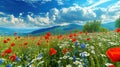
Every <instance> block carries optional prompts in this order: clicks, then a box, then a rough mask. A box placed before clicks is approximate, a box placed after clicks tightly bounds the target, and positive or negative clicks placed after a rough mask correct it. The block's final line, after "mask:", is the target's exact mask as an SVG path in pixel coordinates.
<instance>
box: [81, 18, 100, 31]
mask: <svg viewBox="0 0 120 67" xmlns="http://www.w3.org/2000/svg"><path fill="white" fill-rule="evenodd" d="M100 28H101V21H97V20H94V21H88V22H86V24H85V25H84V26H83V31H84V32H99V30H100Z"/></svg>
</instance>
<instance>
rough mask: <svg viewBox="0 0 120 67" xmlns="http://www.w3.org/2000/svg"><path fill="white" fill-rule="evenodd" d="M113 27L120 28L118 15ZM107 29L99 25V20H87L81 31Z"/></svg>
mask: <svg viewBox="0 0 120 67" xmlns="http://www.w3.org/2000/svg"><path fill="white" fill-rule="evenodd" d="M115 27H116V28H120V17H119V18H118V19H116V21H115ZM107 31H109V30H108V29H106V28H104V27H102V26H101V21H99V20H94V21H87V22H86V24H85V25H84V26H83V32H107Z"/></svg>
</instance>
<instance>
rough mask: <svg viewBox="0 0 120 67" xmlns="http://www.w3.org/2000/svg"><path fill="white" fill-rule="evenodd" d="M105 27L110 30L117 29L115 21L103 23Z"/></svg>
mask: <svg viewBox="0 0 120 67" xmlns="http://www.w3.org/2000/svg"><path fill="white" fill-rule="evenodd" d="M101 26H102V27H104V28H107V29H108V30H115V22H109V23H105V24H102V25H101Z"/></svg>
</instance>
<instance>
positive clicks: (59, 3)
mask: <svg viewBox="0 0 120 67" xmlns="http://www.w3.org/2000/svg"><path fill="white" fill-rule="evenodd" d="M56 1H57V3H58V5H63V4H64V3H63V0H56Z"/></svg>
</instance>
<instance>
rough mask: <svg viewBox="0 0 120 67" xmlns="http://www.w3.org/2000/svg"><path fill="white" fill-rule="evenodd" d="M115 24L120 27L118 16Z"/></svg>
mask: <svg viewBox="0 0 120 67" xmlns="http://www.w3.org/2000/svg"><path fill="white" fill-rule="evenodd" d="M115 26H116V27H117V28H120V17H119V18H118V19H117V20H116V21H115Z"/></svg>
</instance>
